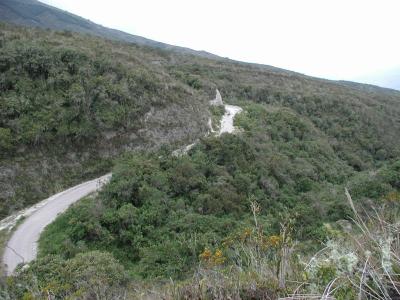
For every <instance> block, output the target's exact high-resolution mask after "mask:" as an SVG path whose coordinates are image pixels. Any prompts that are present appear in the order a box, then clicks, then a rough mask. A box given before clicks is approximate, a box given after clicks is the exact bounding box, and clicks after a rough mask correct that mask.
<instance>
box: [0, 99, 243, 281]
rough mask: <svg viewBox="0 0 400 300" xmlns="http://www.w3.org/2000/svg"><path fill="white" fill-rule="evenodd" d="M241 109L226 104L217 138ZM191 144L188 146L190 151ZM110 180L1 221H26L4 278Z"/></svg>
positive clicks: (6, 224)
mask: <svg viewBox="0 0 400 300" xmlns="http://www.w3.org/2000/svg"><path fill="white" fill-rule="evenodd" d="M241 111H242V108H240V107H239V106H234V105H228V104H226V105H225V114H224V116H223V117H222V120H221V126H220V130H219V132H218V135H221V134H222V133H232V132H233V131H234V129H235V128H234V126H233V119H234V117H235V115H236V114H238V113H239V112H241ZM193 145H194V144H191V145H189V146H187V147H188V148H189V149H190V148H191V147H192V146H193ZM110 178H111V174H107V175H104V176H102V177H100V178H97V179H94V180H91V181H88V182H84V183H82V184H79V185H77V186H75V187H72V188H70V189H68V190H65V191H63V192H61V193H59V194H56V195H54V196H52V197H50V198H48V199H46V200H43V201H42V202H40V203H38V204H36V205H35V206H33V207H31V208H29V209H27V210H25V211H22V212H20V213H19V214H17V215H14V216H11V217H9V218H6V219H5V220H2V221H1V222H0V230H1V229H4V228H10V227H13V226H14V225H15V223H16V221H17V220H18V219H19V218H20V217H21V216H24V217H25V218H26V219H25V220H24V221H23V223H22V224H21V225H19V226H18V228H17V230H16V231H15V232H14V233H13V234H12V236H11V238H10V240H9V241H8V243H7V245H6V249H5V251H4V255H3V264H4V266H5V271H6V274H7V275H11V274H12V273H13V272H14V270H15V268H16V267H17V266H18V264H20V263H28V262H30V261H32V260H33V259H35V258H36V254H37V246H38V240H39V237H40V234H41V232H42V231H43V229H44V228H45V227H46V226H47V225H48V224H50V223H51V222H53V221H54V220H55V219H56V217H57V216H58V215H59V214H60V213H62V212H64V211H65V210H66V209H67V208H68V207H69V206H70V205H71V204H72V203H74V202H76V201H78V200H79V199H81V198H83V197H85V196H87V195H88V194H90V193H92V192H95V191H97V190H99V189H100V188H101V187H102V186H103V185H104V184H105V183H107V182H108V181H109V180H110Z"/></svg>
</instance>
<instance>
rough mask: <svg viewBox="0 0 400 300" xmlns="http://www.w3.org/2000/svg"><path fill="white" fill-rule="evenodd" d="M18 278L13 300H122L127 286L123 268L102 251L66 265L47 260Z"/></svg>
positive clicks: (12, 283) (11, 283)
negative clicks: (66, 299)
mask: <svg viewBox="0 0 400 300" xmlns="http://www.w3.org/2000/svg"><path fill="white" fill-rule="evenodd" d="M17 274H18V275H17V276H16V277H10V278H8V285H7V291H6V292H7V293H8V295H9V297H10V298H11V299H42V297H43V298H45V297H46V298H48V299H65V298H68V299H77V298H79V299H122V298H123V296H124V288H125V287H126V284H127V276H126V273H125V271H124V268H123V267H122V265H120V264H119V263H118V261H116V260H115V259H114V258H113V257H112V256H111V255H110V254H108V253H103V252H99V251H92V252H87V253H84V254H78V255H77V256H76V257H74V258H73V259H70V260H66V261H64V260H62V259H60V258H59V257H57V256H46V257H43V258H42V259H38V260H37V261H35V262H34V263H33V264H31V265H30V266H29V268H27V269H22V270H20V271H18V273H17ZM29 297H30V298H29Z"/></svg>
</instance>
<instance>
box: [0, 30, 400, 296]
mask: <svg viewBox="0 0 400 300" xmlns="http://www.w3.org/2000/svg"><path fill="white" fill-rule="evenodd" d="M0 33H1V39H0V69H1V70H2V72H1V75H0V91H1V93H0V114H1V118H0V137H1V138H0V147H1V151H0V156H1V157H0V176H1V177H0V178H1V179H2V180H1V181H0V198H1V199H2V200H3V201H1V210H0V214H1V215H2V216H6V215H7V214H9V213H10V212H11V211H14V210H16V209H19V208H21V207H24V206H26V205H29V204H32V203H34V202H36V201H38V200H40V199H43V198H45V196H47V195H49V194H51V193H53V192H55V191H57V190H60V189H61V188H63V187H65V186H68V185H72V184H74V183H77V182H81V181H82V180H84V179H88V178H91V177H94V176H97V175H99V174H103V173H105V172H108V171H110V170H112V172H113V177H112V179H111V182H110V183H109V184H108V185H106V186H105V188H104V189H103V191H102V192H100V193H99V194H98V195H93V196H90V197H88V198H86V199H84V200H82V201H80V202H79V203H77V204H76V205H74V206H73V207H71V208H70V209H69V210H68V211H67V212H66V213H65V214H63V215H61V216H59V217H58V218H57V220H56V221H55V222H54V223H53V224H51V225H50V226H48V228H47V229H46V231H45V232H44V234H43V235H42V237H41V240H40V253H39V258H38V260H37V261H35V262H34V263H32V264H31V266H30V267H29V268H28V269H24V270H21V271H20V272H19V273H18V274H17V276H13V277H11V278H9V279H8V281H7V282H3V283H2V287H3V288H4V289H3V290H4V295H7V297H9V298H10V299H23V298H24V297H25V299H30V298H29V297H31V298H32V297H33V298H34V297H36V298H38V299H41V297H48V295H49V294H51V295H52V297H54V298H55V299H64V298H67V297H70V298H72V299H74V298H79V297H80V298H82V299H91V298H96V297H97V298H98V299H101V298H104V299H108V298H111V299H113V298H114V299H117V298H118V297H122V295H128V294H129V295H130V297H131V298H135V296H134V294H136V297H137V298H140V296H138V295H142V294H140V293H139V292H138V291H140V292H141V291H144V293H147V291H148V290H158V289H160V290H161V291H160V295H164V294H165V295H166V296H165V298H167V299H168V298H185V297H186V299H190V298H201V299H204V298H206V299H207V298H211V299H212V298H214V299H215V298H216V299H224V298H229V297H231V298H233V299H257V298H261V299H262V297H261V296H260V295H269V296H270V298H272V299H274V298H276V297H277V295H286V294H288V293H290V292H293V291H294V290H295V289H296V286H294V285H293V284H291V283H290V281H292V282H293V281H296V282H307V286H308V283H310V288H308V287H307V288H305V291H304V292H307V293H311V292H318V293H323V291H324V289H325V287H326V286H327V285H328V284H329V283H330V282H331V281H332V280H333V279H335V276H336V275H337V274H341V275H343V273H340V272H342V270H339V269H335V268H334V266H335V264H336V265H337V267H338V268H339V267H340V266H339V265H338V264H337V262H335V260H334V259H333V258H332V260H331V262H332V265H329V266H328V267H326V266H325V265H318V266H317V267H316V269H314V271H316V272H317V273H312V274H311V273H310V272H308V271H304V270H305V269H304V267H305V266H304V265H303V262H304V261H306V260H307V259H308V258H310V257H311V256H312V255H313V253H316V252H317V251H318V250H320V249H321V248H322V247H324V245H325V246H326V245H331V244H330V241H331V240H333V239H335V243H336V245H342V244H343V243H342V242H343V241H342V240H341V238H342V235H341V234H344V233H342V231H343V230H342V229H341V227H340V224H348V223H350V222H351V218H354V211H353V209H352V208H351V205H349V202H348V200H347V199H346V196H345V194H344V190H345V187H347V188H348V189H349V192H350V194H351V196H352V197H353V200H354V203H355V205H356V206H357V207H359V208H363V207H364V208H365V207H367V205H370V206H371V207H381V206H384V207H385V206H386V209H385V208H383V211H384V212H385V213H383V215H384V216H385V218H386V217H387V218H388V221H387V222H388V223H387V224H394V225H393V226H392V225H388V228H390V230H393V232H394V233H396V232H397V231H396V230H397V229H396V228H397V227H396V226H397V225H396V224H397V223H398V214H396V213H395V212H397V209H398V204H399V202H398V201H400V197H399V189H400V163H399V159H400V152H399V151H400V140H399V139H398V132H400V119H399V116H400V93H399V92H396V91H392V90H387V89H381V88H374V87H371V86H368V88H367V87H363V86H359V85H352V84H348V83H343V82H334V81H327V80H322V79H316V78H311V77H307V76H304V75H301V74H297V73H293V72H289V71H284V70H280V69H276V68H273V67H268V66H259V65H252V64H244V63H238V62H231V61H220V60H211V59H207V58H202V57H197V56H190V55H183V54H177V53H175V52H167V51H161V50H159V49H158V50H154V49H151V48H146V47H139V46H135V45H129V44H123V43H119V42H111V41H107V40H102V39H100V38H94V37H90V36H84V35H79V34H72V33H70V32H53V31H49V30H48V31H42V30H33V29H23V28H14V27H10V26H8V25H1V32H0ZM215 88H218V89H219V90H220V91H221V94H222V95H223V98H224V101H226V102H228V103H232V104H236V105H240V106H241V107H242V108H243V112H242V113H240V114H239V115H238V116H237V117H236V119H235V125H236V126H237V127H238V128H239V130H238V132H237V133H236V134H235V135H232V134H223V135H222V136H220V137H213V136H208V137H205V135H206V132H207V130H208V128H207V122H208V119H209V118H210V117H211V118H212V119H213V120H214V121H216V120H217V119H218V117H220V116H221V111H219V110H218V109H211V108H209V107H208V103H207V101H208V100H209V99H212V97H213V96H214V91H215ZM196 138H201V139H200V142H199V143H198V144H197V145H196V146H195V147H194V148H193V149H192V150H190V151H189V153H188V155H183V156H178V157H177V156H174V155H172V154H171V153H172V150H175V149H177V148H178V146H180V145H185V144H188V143H190V142H192V141H193V140H195V139H196ZM370 211H373V210H372V209H371V210H370ZM388 211H389V212H393V214H392V215H391V214H387V213H386V212H388ZM360 214H361V217H368V210H365V211H362V210H361V213H360ZM387 215H390V216H387ZM357 221H358V222H360V220H359V219H357ZM389 222H390V223H389ZM382 224H383V223H382ZM367 225H368V226H371V231H372V230H373V229H372V225H373V222H371V224H370V223H368V224H367ZM353 227H354V228H353V229H354V232H352V234H353V236H357V237H358V236H360V234H362V233H363V232H361V233H360V231H359V230H357V226H356V225H354V226H353ZM379 230H380V229H379ZM379 230H378V229H376V231H377V232H381V231H382V230H381V231H379ZM339 232H341V233H340V234H339ZM385 232H386V231H385ZM394 233H393V234H394ZM377 234H378V233H377ZM389 240H390V239H389ZM396 241H397V240H396V239H394V240H393V243H397V242H396ZM374 243H375V242H372V243H371V244H372V245H374ZM375 244H376V243H375ZM353 246H354V245H349V244H348V243H347V244H346V247H353ZM389 246H391V244H389ZM389 248H390V247H389ZM288 249H290V251H289V252H287V251H286V250H288ZM349 249H350V250H349V251H350V252H351V251H352V250H351V249H352V248H349ZM385 249H386V248H385ZM333 250H334V249H333ZM354 251H355V250H354ZM354 251H353V252H354ZM374 251H375V252H376V253H378V254H376V253H375V252H374V253H373V254H374V255H376V256H374V257H375V258H376V257H377V258H378V259H377V260H378V261H379V257H380V256H379V255H380V254H379V253H380V252H379V251H376V249H375V250H374ZM393 251H394V253H397V252H395V251H398V249H397V248H396V249H395V250H393ZM333 252H334V251H333ZM333 252H332V253H333ZM284 253H286V254H284ZM288 253H290V254H288ZM346 255H347V254H346ZM399 255H400V254H399ZM346 257H347V256H346ZM251 258H254V259H251ZM283 261H287V262H288V263H287V269H286V272H284V271H282V270H283V269H285V268H286V267H281V263H282V262H283ZM359 261H361V259H360V260H359ZM321 264H322V262H321ZM80 265H82V267H78V266H80ZM122 266H123V267H122ZM325 267H326V268H325ZM397 267H398V264H397V265H396V264H394V267H393V269H392V270H390V272H391V273H390V275H391V276H394V275H393V273H394V274H396V272H397V271H396V270H397V269H396V268H397ZM282 268H283V269H282ZM358 271H359V269H357V272H358ZM318 272H320V273H318ZM349 272H350V271H349ZM351 272H353V271H351ZM354 272H356V271H354ZM397 273H398V272H397ZM193 274H194V275H193ZM316 274H317V275H316ZM351 274H353V273H351ZM354 274H355V273H354ZM357 274H359V273H357ZM385 276H386V275H385ZM383 277H384V276H383ZM383 277H382V278H383ZM389 277H390V276H389ZM390 278H391V277H390ZM283 279H287V282H286V283H284V284H282V282H283V281H282V280H283ZM358 279H360V278H358ZM358 279H357V280H358ZM383 279H385V280H383V281H382V282H384V283H383V285H384V286H385V289H386V287H387V286H388V283H387V282H388V277H385V278H383ZM236 280H237V281H236ZM360 280H361V281H362V280H363V279H362V278H361V279H360ZM396 280H397V281H396ZM389 281H390V280H389ZM167 282H168V283H167ZM395 282H398V278H397V277H395ZM217 283H218V284H217ZM346 284H347V285H346ZM346 284H344V285H343V288H340V289H339V288H338V289H337V293H338V294H337V295H336V296H337V297H338V299H347V298H345V296H346V293H347V294H348V295H353V294H351V293H357V291H356V289H353V288H352V287H351V286H349V285H348V282H346ZM375 284H377V283H375ZM377 285H378V286H380V285H379V284H377ZM383 285H382V286H383ZM146 286H147V287H148V286H151V288H147V287H146ZM254 287H256V288H255V289H254ZM370 288H371V287H370ZM372 288H373V287H372ZM372 288H371V289H372ZM395 288H396V286H395ZM387 289H388V291H387V292H386V294H388V295H389V296H390V295H391V294H392V292H393V291H392V290H393V288H387ZM124 293H127V294H124ZM235 293H236V294H235ZM254 293H255V294H254ZM257 293H260V294H257ZM340 293H341V294H340ZM1 295H3V294H1ZM216 295H218V297H219V298H218V297H217V296H216ZM343 295H344V296H343ZM354 295H355V294H354ZM160 297H161V296H160ZM340 297H342V298H340ZM266 299H268V298H266ZM383 299H389V298H383Z"/></svg>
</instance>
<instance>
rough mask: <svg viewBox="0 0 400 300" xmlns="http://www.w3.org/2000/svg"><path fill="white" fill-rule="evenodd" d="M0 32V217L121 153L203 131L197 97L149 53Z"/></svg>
mask: <svg viewBox="0 0 400 300" xmlns="http://www.w3.org/2000/svg"><path fill="white" fill-rule="evenodd" d="M0 35H1V40H0V41H1V43H0V45H1V47H0V70H1V76H0V166H1V171H0V176H1V178H3V180H1V182H2V183H1V192H0V199H2V201H1V204H0V216H2V217H4V216H7V215H8V214H9V213H10V212H12V211H14V210H16V209H20V208H22V207H24V206H26V205H29V204H32V203H35V202H37V201H38V200H41V199H44V198H45V197H46V196H47V195H49V194H51V193H54V192H56V191H57V190H59V189H61V188H63V187H65V186H68V185H71V184H74V183H78V182H80V181H82V180H84V179H89V178H93V177H94V176H98V175H100V174H104V173H106V172H108V171H109V170H110V167H111V158H113V157H115V156H116V155H117V154H118V153H121V152H123V151H124V150H125V149H135V148H152V147H157V146H159V145H160V144H163V143H171V144H181V143H184V142H189V141H191V140H192V139H195V138H196V137H198V136H202V135H204V134H205V132H206V130H207V116H208V114H209V113H208V111H207V106H206V105H205V101H206V99H207V98H206V96H205V95H204V94H200V93H198V92H197V91H196V90H194V89H192V88H191V87H190V86H188V85H185V84H183V83H181V82H179V81H177V80H175V79H173V78H172V77H170V76H169V75H168V74H165V73H164V71H163V69H162V68H160V67H159V66H157V65H155V64H152V63H151V61H152V60H153V59H157V58H160V57H159V56H158V54H157V52H156V51H154V50H152V51H147V49H142V48H140V47H137V46H127V45H122V44H119V43H111V42H106V41H104V40H100V39H94V38H90V37H83V36H79V35H71V34H68V33H53V32H42V31H35V30H29V29H22V28H21V29H19V28H17V29H15V28H11V27H8V26H6V25H2V27H1V32H0ZM125 51H127V52H125Z"/></svg>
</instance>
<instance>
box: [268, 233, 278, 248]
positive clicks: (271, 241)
mask: <svg viewBox="0 0 400 300" xmlns="http://www.w3.org/2000/svg"><path fill="white" fill-rule="evenodd" d="M280 243H281V237H280V236H279V235H271V236H270V237H269V238H268V244H269V245H271V246H272V247H277V246H279V244H280Z"/></svg>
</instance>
